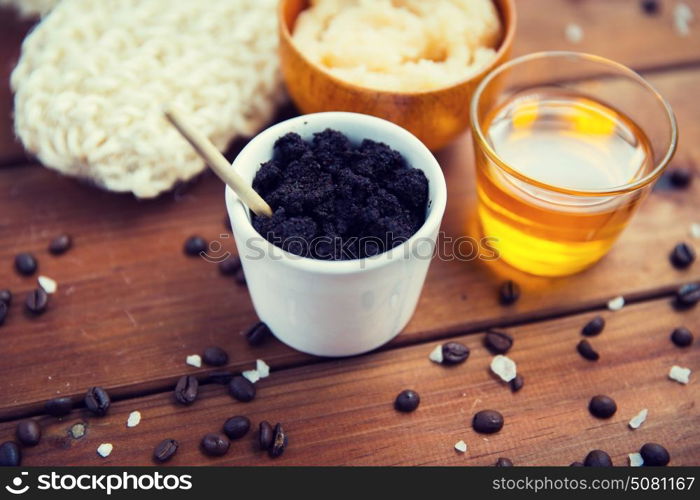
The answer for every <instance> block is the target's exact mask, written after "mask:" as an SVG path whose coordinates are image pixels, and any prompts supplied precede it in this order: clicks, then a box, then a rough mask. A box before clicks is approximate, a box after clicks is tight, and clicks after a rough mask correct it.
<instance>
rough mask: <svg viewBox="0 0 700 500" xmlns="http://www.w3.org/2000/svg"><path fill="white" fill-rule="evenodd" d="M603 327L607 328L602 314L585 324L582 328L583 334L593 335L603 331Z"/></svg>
mask: <svg viewBox="0 0 700 500" xmlns="http://www.w3.org/2000/svg"><path fill="white" fill-rule="evenodd" d="M603 328H605V320H604V319H603V317H602V316H596V317H595V318H593V319H592V320H590V321H589V322H588V323H586V324H585V326H584V327H583V328H582V329H581V334H583V335H585V336H586V337H593V336H595V335H598V334H599V333H600V332H602V331H603Z"/></svg>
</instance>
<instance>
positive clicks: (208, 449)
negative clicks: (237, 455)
mask: <svg viewBox="0 0 700 500" xmlns="http://www.w3.org/2000/svg"><path fill="white" fill-rule="evenodd" d="M229 446H231V441H229V440H228V438H227V437H226V436H224V435H222V434H214V433H210V434H207V435H206V436H204V437H203V438H202V451H204V453H206V454H207V455H209V456H211V457H220V456H222V455H225V454H226V452H227V451H228V448H229Z"/></svg>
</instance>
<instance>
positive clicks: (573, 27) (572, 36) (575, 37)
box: [564, 23, 583, 43]
mask: <svg viewBox="0 0 700 500" xmlns="http://www.w3.org/2000/svg"><path fill="white" fill-rule="evenodd" d="M564 36H566V39H567V40H568V41H569V42H571V43H580V42H581V40H583V28H581V26H579V25H578V24H574V23H569V24H567V25H566V29H565V30H564Z"/></svg>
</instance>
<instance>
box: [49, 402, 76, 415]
mask: <svg viewBox="0 0 700 500" xmlns="http://www.w3.org/2000/svg"><path fill="white" fill-rule="evenodd" d="M44 408H45V409H46V413H48V414H49V415H52V416H54V417H65V416H66V415H68V414H69V413H70V411H71V410H72V409H73V401H71V399H70V398H54V399H50V400H49V401H47V402H46V404H45V405H44Z"/></svg>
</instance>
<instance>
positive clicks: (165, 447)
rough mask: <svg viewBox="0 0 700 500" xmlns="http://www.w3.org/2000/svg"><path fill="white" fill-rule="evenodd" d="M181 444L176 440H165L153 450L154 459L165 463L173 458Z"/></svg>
mask: <svg viewBox="0 0 700 500" xmlns="http://www.w3.org/2000/svg"><path fill="white" fill-rule="evenodd" d="M179 446H180V443H178V442H177V441H176V440H174V439H164V440H162V441H161V442H160V443H158V445H157V446H156V447H155V449H154V450H153V458H154V459H155V460H156V462H160V463H164V462H167V461H168V460H170V459H171V458H173V455H175V453H176V452H177V449H178V447H179Z"/></svg>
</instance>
